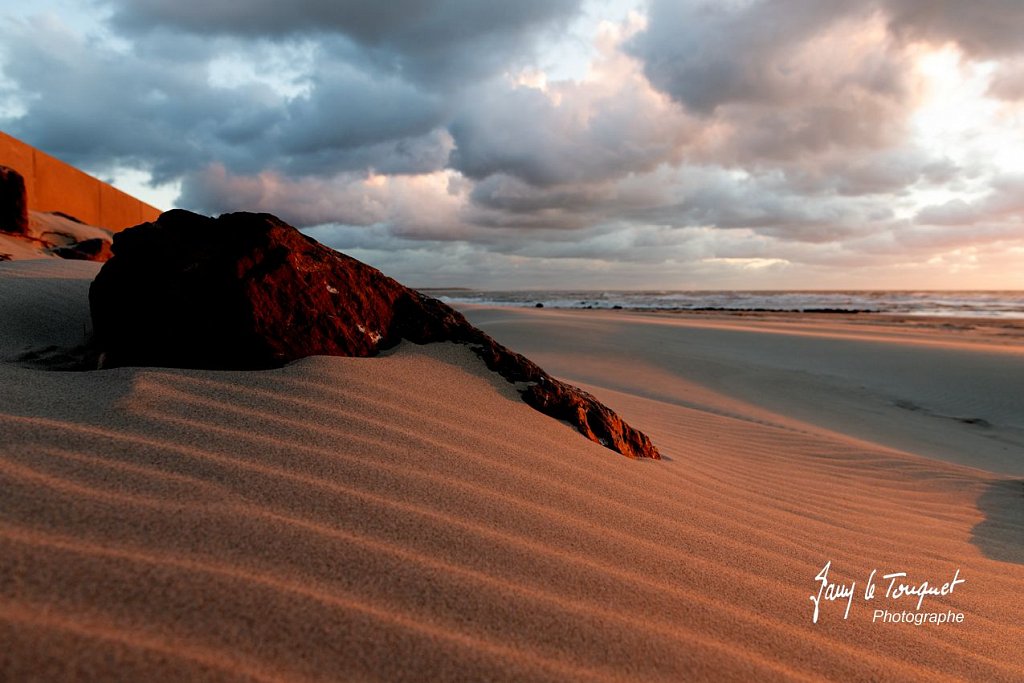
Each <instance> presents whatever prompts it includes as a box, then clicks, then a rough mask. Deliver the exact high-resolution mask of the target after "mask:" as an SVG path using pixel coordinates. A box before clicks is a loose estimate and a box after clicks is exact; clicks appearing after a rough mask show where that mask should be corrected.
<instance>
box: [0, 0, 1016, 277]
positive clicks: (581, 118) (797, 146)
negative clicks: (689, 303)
mask: <svg viewBox="0 0 1024 683" xmlns="http://www.w3.org/2000/svg"><path fill="white" fill-rule="evenodd" d="M0 129H2V130H4V131H7V132H8V133H10V134H12V135H14V136H16V137H18V138H21V139H22V140H24V141H26V142H28V143H29V144H32V145H35V146H37V147H39V148H41V149H43V150H44V151H46V152H49V153H50V154H53V155H55V156H57V157H59V158H61V159H64V160H65V161H68V162H69V163H72V164H75V165H77V166H79V167H80V168H83V169H84V170H86V171H88V172H90V173H93V174H94V175H97V176H99V177H101V178H103V179H105V180H108V181H111V182H113V183H114V184H115V185H117V186H118V187H121V188H122V189H125V190H127V191H129V192H131V193H133V194H135V195H136V196H139V197H140V198H142V199H144V200H146V201H149V202H150V203H152V204H154V205H156V206H158V207H161V208H171V207H181V208H187V209H191V210H194V211H199V212H202V213H207V214H213V215H215V214H220V213H224V212H229V211H238V210H248V211H267V212H271V213H274V214H277V215H278V216H280V217H281V218H283V219H284V220H286V221H288V222H290V223H291V224H293V225H295V226H296V227H298V228H300V229H302V230H303V231H305V232H307V233H308V234H310V235H312V236H314V237H315V238H317V239H319V240H320V241H322V242H324V243H325V244H328V245H329V246H332V247H335V248H337V249H339V250H341V251H344V252H345V253H348V254H351V255H352V256H355V257H356V258H359V259H361V260H363V261H366V262H368V263H370V264H372V265H374V266H376V267H378V268H381V269H382V270H383V271H384V272H385V273H387V274H389V275H391V276H393V277H396V278H398V279H399V280H400V281H402V282H404V283H406V284H410V285H413V286H464V287H475V288H484V289H510V288H511V289H526V288H541V289H543V288H579V289H595V288H596V289H602V288H604V289H1024V2H1020V0H971V2H962V1H958V0H859V1H857V2H850V1H848V0H649V1H647V0H517V1H516V2H507V1H504V0H502V1H500V2H490V1H486V0H391V1H389V2H376V1H374V2H370V1H368V0H364V1H358V0H291V1H290V2H281V1H280V0H248V1H247V2H237V1H236V0H34V1H33V2H31V3H26V2H23V1H21V0H18V1H17V2H15V1H12V0H0Z"/></svg>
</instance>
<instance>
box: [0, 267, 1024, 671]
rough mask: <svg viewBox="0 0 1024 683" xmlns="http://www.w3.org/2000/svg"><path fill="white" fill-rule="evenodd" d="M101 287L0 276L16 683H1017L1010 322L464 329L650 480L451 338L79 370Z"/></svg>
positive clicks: (1023, 488) (565, 324)
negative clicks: (522, 359) (258, 358)
mask: <svg viewBox="0 0 1024 683" xmlns="http://www.w3.org/2000/svg"><path fill="white" fill-rule="evenodd" d="M98 267H99V266H98V264H92V263H80V262H64V261H21V262H11V263H0V320H2V321H3V322H2V324H0V360H2V361H3V362H2V363H0V434H2V435H3V438H2V439H0V492H2V495H0V643H3V644H4V647H2V648H0V680H9V681H28V680H259V681H333V680H410V681H413V680H509V681H524V680H531V681H532V680H552V681H565V680H608V681H615V680H636V681H640V680H643V681H657V680H664V681H680V680H709V681H710V680H713V681H722V680H743V681H751V680H823V679H825V680H843V681H861V680H863V681H867V680H919V681H941V680H974V681H1019V680H1022V679H1024V655H1022V652H1024V626H1022V624H1021V614H1022V613H1024V598H1022V597H1021V596H1022V593H1024V392H1022V391H1021V389H1020V387H1021V382H1022V380H1024V343H1022V338H1021V335H1020V324H1016V325H1014V324H1001V325H984V324H979V323H977V322H972V323H963V322H958V321H952V322H951V321H926V320H916V321H905V322H900V321H897V320H892V319H872V318H870V317H858V318H856V319H839V318H836V317H814V316H723V315H705V316H680V315H670V314H643V313H630V312H621V311H556V310H536V311H535V310H524V309H493V308H466V309H464V310H465V312H466V314H467V316H468V317H469V318H470V320H471V322H473V323H474V324H476V325H478V326H479V327H481V328H482V329H483V330H485V331H486V332H487V333H489V334H491V335H492V336H494V337H495V338H496V339H497V340H498V341H499V342H501V343H504V344H507V345H509V346H510V347H511V348H513V349H515V350H517V351H519V352H522V353H524V354H526V355H528V356H529V357H530V358H532V359H533V360H535V361H536V362H537V363H539V364H540V365H542V366H543V367H544V368H545V369H546V370H548V371H549V372H551V373H552V374H553V375H556V376H558V377H560V378H562V379H565V380H568V381H571V382H573V383H576V384H578V385H580V386H582V387H583V388H585V389H587V390H589V391H591V392H592V393H594V394H595V395H596V396H598V397H599V398H600V399H601V400H602V401H604V402H605V403H607V404H608V405H609V406H611V407H612V408H614V409H615V410H616V411H618V412H619V413H620V414H621V415H622V416H623V417H624V418H626V419H628V420H629V421H630V422H631V423H632V424H633V425H635V426H636V427H638V428H640V429H642V430H644V431H645V432H646V433H647V434H648V435H650V437H651V438H652V439H653V440H654V442H655V443H656V444H657V445H658V447H659V448H660V450H661V452H662V454H663V456H664V459H663V460H662V461H635V460H629V459H627V458H624V457H622V456H620V455H617V454H615V453H613V452H611V451H609V450H608V449H605V448H602V447H601V446H599V445H597V444H595V443H592V442H589V441H587V440H585V439H584V438H582V437H581V436H580V435H579V434H577V433H576V432H575V431H573V430H572V429H570V428H569V427H568V426H566V425H563V424H560V423H559V422H557V421H555V420H553V419H550V418H548V417H546V416H544V415H542V414H540V413H538V412H536V411H534V410H532V409H531V408H530V407H529V406H527V405H525V404H524V403H523V402H522V401H520V400H519V397H518V396H517V394H516V392H515V390H514V388H513V386H512V385H510V384H508V383H506V382H504V381H503V380H501V378H499V377H498V376H497V375H495V374H493V373H491V372H488V371H487V370H486V369H485V368H484V366H483V364H482V363H481V361H479V360H478V359H477V358H476V357H475V356H474V355H473V354H472V353H471V352H470V351H469V350H468V349H466V348H465V347H460V346H455V345H451V344H439V345H431V346H425V347H419V346H415V345H412V344H408V343H403V344H401V345H400V346H399V347H397V348H396V349H394V350H392V351H390V352H388V353H387V354H386V355H385V356H383V357H378V358H368V359H358V358H327V357H315V358H308V359H305V360H302V361H299V362H296V363H292V364H290V365H288V366H286V367H284V368H282V369H279V370H269V371H260V372H213V371H197V370H163V369H154V368H147V369H137V368H120V369H114V370H103V371H95V372H60V371H54V370H52V369H50V368H52V367H53V366H55V365H59V363H60V361H61V358H62V354H63V351H62V350H63V349H67V348H69V347H74V346H76V345H79V344H81V343H83V341H84V340H85V339H86V337H87V335H88V333H89V310H88V300H87V293H88V285H89V282H90V280H91V279H92V278H93V277H94V276H95V273H96V272H97V270H98ZM829 562H830V563H831V564H830V565H829V566H830V569H829V573H828V581H830V582H833V583H836V584H840V583H841V584H844V585H846V586H849V585H850V584H851V583H852V584H853V590H852V597H850V598H849V599H847V598H846V597H843V598H840V599H838V600H834V601H829V600H827V598H826V599H822V600H820V602H819V605H818V606H819V615H818V620H817V623H815V622H814V621H813V618H812V617H813V613H814V609H815V604H814V601H813V600H812V599H811V598H812V597H813V596H817V595H819V587H821V582H820V581H818V580H816V577H817V576H821V573H822V572H823V569H824V568H825V566H826V563H829ZM873 570H875V571H876V574H875V575H874V577H875V582H876V583H877V594H876V595H875V597H874V599H872V600H867V599H865V590H867V589H868V588H869V577H871V576H872V571H873ZM901 572H905V573H906V574H907V576H906V581H907V582H908V583H912V584H914V585H916V586H919V585H920V584H921V582H923V581H928V582H929V585H932V586H937V587H941V586H942V584H948V583H949V582H953V581H955V580H956V578H955V577H959V580H961V581H962V583H959V584H956V585H955V586H954V590H953V592H951V593H948V594H946V595H930V594H929V595H927V596H925V597H924V598H923V600H922V606H921V609H920V610H917V609H916V608H917V603H918V597H917V596H916V595H913V596H904V597H902V598H900V599H895V598H892V597H887V596H886V595H885V593H886V589H887V587H888V586H889V580H888V579H886V580H882V579H881V577H882V576H883V575H885V574H890V573H901ZM847 607H849V610H848V613H847V612H846V610H847ZM876 610H888V611H890V612H903V611H904V610H909V611H910V612H918V611H920V612H923V613H943V614H946V613H947V612H948V613H955V614H962V615H963V616H962V621H961V622H959V623H945V624H929V623H924V624H921V625H916V624H914V623H884V622H881V621H879V620H877V619H875V617H874V613H875V611H876ZM844 613H845V614H846V615H847V616H846V618H844Z"/></svg>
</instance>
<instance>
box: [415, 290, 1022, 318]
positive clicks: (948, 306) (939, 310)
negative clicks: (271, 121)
mask: <svg viewBox="0 0 1024 683" xmlns="http://www.w3.org/2000/svg"><path fill="white" fill-rule="evenodd" d="M424 291H426V292H427V293H429V294H430V295H431V296H434V297H437V298H439V299H441V300H442V301H444V302H446V303H449V304H456V305H457V304H460V303H466V304H482V305H487V306H512V307H523V308H534V307H537V305H538V304H540V305H542V306H543V307H545V308H595V309H613V308H622V309H632V310H664V311H748V312H749V311H754V312H764V311H781V312H794V313H796V312H800V313H884V314H891V315H907V316H951V317H966V318H1000V319H1003V318H1024V291H1020V290H1016V291H749V292H743V291H661V290H650V291H623V290H608V291H587V290H580V291H576V290H546V291H545V290H529V291H523V290H521V291H478V290H470V289H433V290H424Z"/></svg>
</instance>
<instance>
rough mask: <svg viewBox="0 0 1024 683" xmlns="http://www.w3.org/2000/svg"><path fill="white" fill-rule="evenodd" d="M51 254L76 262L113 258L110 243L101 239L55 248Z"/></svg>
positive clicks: (96, 238)
mask: <svg viewBox="0 0 1024 683" xmlns="http://www.w3.org/2000/svg"><path fill="white" fill-rule="evenodd" d="M50 253H51V254H53V255H54V256H59V257H61V258H66V259H71V260H75V261H108V260H110V257H111V256H113V252H112V251H111V250H110V242H108V241H107V240H105V239H101V238H99V237H94V238H92V239H88V240H82V241H81V242H75V243H74V244H69V245H67V246H63V247H53V248H52V249H50Z"/></svg>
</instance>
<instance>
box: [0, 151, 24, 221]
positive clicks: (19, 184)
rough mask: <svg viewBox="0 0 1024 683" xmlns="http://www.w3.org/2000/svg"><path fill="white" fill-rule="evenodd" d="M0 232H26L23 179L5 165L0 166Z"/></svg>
mask: <svg viewBox="0 0 1024 683" xmlns="http://www.w3.org/2000/svg"><path fill="white" fill-rule="evenodd" d="M0 232H8V233H13V234H15V235H27V234H28V202H27V200H26V199H25V179H24V178H22V177H21V174H20V173H18V172H17V171H15V170H14V169H13V168H8V167H7V166H0Z"/></svg>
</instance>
